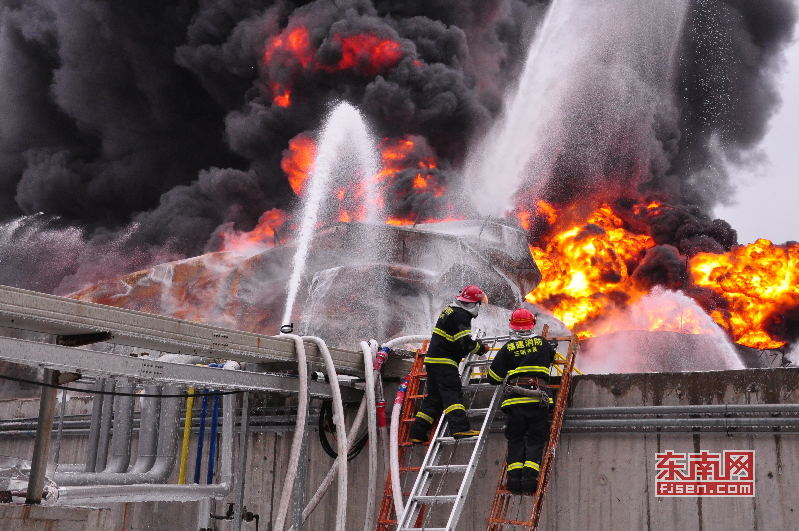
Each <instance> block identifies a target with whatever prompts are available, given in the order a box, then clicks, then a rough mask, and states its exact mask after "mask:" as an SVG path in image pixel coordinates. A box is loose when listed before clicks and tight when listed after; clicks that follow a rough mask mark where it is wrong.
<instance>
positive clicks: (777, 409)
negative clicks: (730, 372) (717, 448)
mask: <svg viewBox="0 0 799 531" xmlns="http://www.w3.org/2000/svg"><path fill="white" fill-rule="evenodd" d="M701 413H715V414H727V413H794V414H799V404H704V405H685V406H624V407H584V408H570V409H568V410H567V411H566V418H572V417H578V416H597V417H612V416H615V415H693V414H701Z"/></svg>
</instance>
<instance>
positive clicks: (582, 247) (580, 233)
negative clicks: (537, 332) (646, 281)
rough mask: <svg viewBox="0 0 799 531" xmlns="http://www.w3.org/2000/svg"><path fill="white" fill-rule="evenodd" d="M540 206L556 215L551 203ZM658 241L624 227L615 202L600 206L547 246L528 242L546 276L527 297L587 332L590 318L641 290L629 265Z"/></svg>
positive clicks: (547, 213) (543, 203) (580, 330)
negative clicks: (612, 204)
mask: <svg viewBox="0 0 799 531" xmlns="http://www.w3.org/2000/svg"><path fill="white" fill-rule="evenodd" d="M538 207H539V211H541V212H542V213H543V214H544V215H545V216H546V217H547V218H548V219H549V218H550V216H555V209H554V208H553V207H552V206H551V205H549V204H548V203H545V202H543V201H540V202H539V204H538ZM528 219H529V218H528ZM553 221H554V219H553ZM654 245H655V242H654V240H652V238H651V237H650V236H648V235H645V234H636V233H634V232H631V231H630V230H628V229H626V228H625V227H624V222H623V221H622V220H621V219H620V218H619V217H618V216H617V215H616V214H615V213H614V212H613V210H612V209H611V207H610V206H609V205H602V206H600V207H599V208H598V209H597V210H596V211H594V212H593V213H592V214H591V215H590V216H589V217H588V219H586V220H585V222H584V223H583V224H577V225H574V226H570V227H568V228H566V229H565V230H562V231H560V232H558V233H557V234H554V235H553V236H552V237H551V238H549V240H548V241H547V243H546V245H545V246H544V247H537V246H532V245H531V246H530V252H531V253H532V255H533V258H534V259H535V262H536V264H537V265H538V268H539V269H540V270H541V275H542V279H541V283H540V284H539V285H538V287H536V289H535V290H533V291H532V292H530V293H528V294H527V297H526V299H527V300H528V301H529V302H532V303H536V304H540V305H542V306H544V307H545V308H547V309H549V310H550V311H552V313H553V314H554V315H555V317H557V318H558V319H560V320H561V321H563V322H564V323H565V324H566V326H568V327H569V328H571V329H574V330H576V331H577V332H578V333H579V335H580V336H581V337H589V336H590V335H592V334H591V332H590V330H589V329H588V328H587V324H588V323H590V321H592V320H594V319H596V318H598V317H601V316H603V315H604V314H606V312H608V311H609V310H610V309H612V308H614V307H616V306H617V304H621V305H623V304H625V303H626V302H627V301H629V300H630V299H635V298H638V297H640V296H641V295H643V293H642V292H641V291H640V290H639V289H638V288H637V287H636V285H635V283H634V282H633V281H632V278H631V277H630V273H631V268H630V267H629V264H630V263H631V262H633V261H637V260H638V259H640V257H641V256H642V254H643V252H645V251H646V249H648V248H650V247H652V246H654Z"/></svg>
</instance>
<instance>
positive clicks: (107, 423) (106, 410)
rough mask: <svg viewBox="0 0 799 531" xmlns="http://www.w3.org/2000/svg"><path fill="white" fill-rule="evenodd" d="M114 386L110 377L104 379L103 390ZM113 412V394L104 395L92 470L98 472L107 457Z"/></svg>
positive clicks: (112, 389)
mask: <svg viewBox="0 0 799 531" xmlns="http://www.w3.org/2000/svg"><path fill="white" fill-rule="evenodd" d="M114 387H116V382H115V381H114V380H113V379H112V378H108V379H107V380H105V385H104V386H103V391H105V392H107V393H111V392H113V391H114ZM113 412H114V395H106V398H105V400H104V401H103V413H102V415H101V416H100V440H99V442H98V443H97V459H96V461H95V464H94V472H100V471H101V470H103V469H104V468H105V465H106V460H107V459H108V443H109V441H110V438H111V416H112V415H113Z"/></svg>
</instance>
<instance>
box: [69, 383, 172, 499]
mask: <svg viewBox="0 0 799 531" xmlns="http://www.w3.org/2000/svg"><path fill="white" fill-rule="evenodd" d="M164 391H165V394H168V395H174V394H178V393H179V392H180V387H179V386H178V385H168V386H166V387H165V388H164ZM182 400H183V399H182V398H179V397H174V398H162V399H161V415H160V418H159V419H158V445H157V450H156V454H157V455H156V458H155V462H154V463H153V466H152V468H151V469H150V470H148V471H147V472H143V473H133V472H116V473H113V472H97V473H94V474H86V473H70V472H65V473H57V474H55V481H56V483H57V484H59V485H65V486H72V485H131V484H135V483H159V482H162V481H165V480H166V479H167V478H168V477H169V474H170V473H171V472H172V469H173V468H174V465H175V461H176V458H177V447H178V440H179V438H180V429H179V423H180V405H181V403H182Z"/></svg>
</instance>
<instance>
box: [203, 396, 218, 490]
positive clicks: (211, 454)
mask: <svg viewBox="0 0 799 531" xmlns="http://www.w3.org/2000/svg"><path fill="white" fill-rule="evenodd" d="M218 425H219V395H214V409H213V412H212V413H211V435H210V436H209V439H210V441H208V473H207V475H206V478H205V483H206V484H208V485H210V484H212V483H213V482H214V461H216V459H215V457H216V431H217V426H218Z"/></svg>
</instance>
